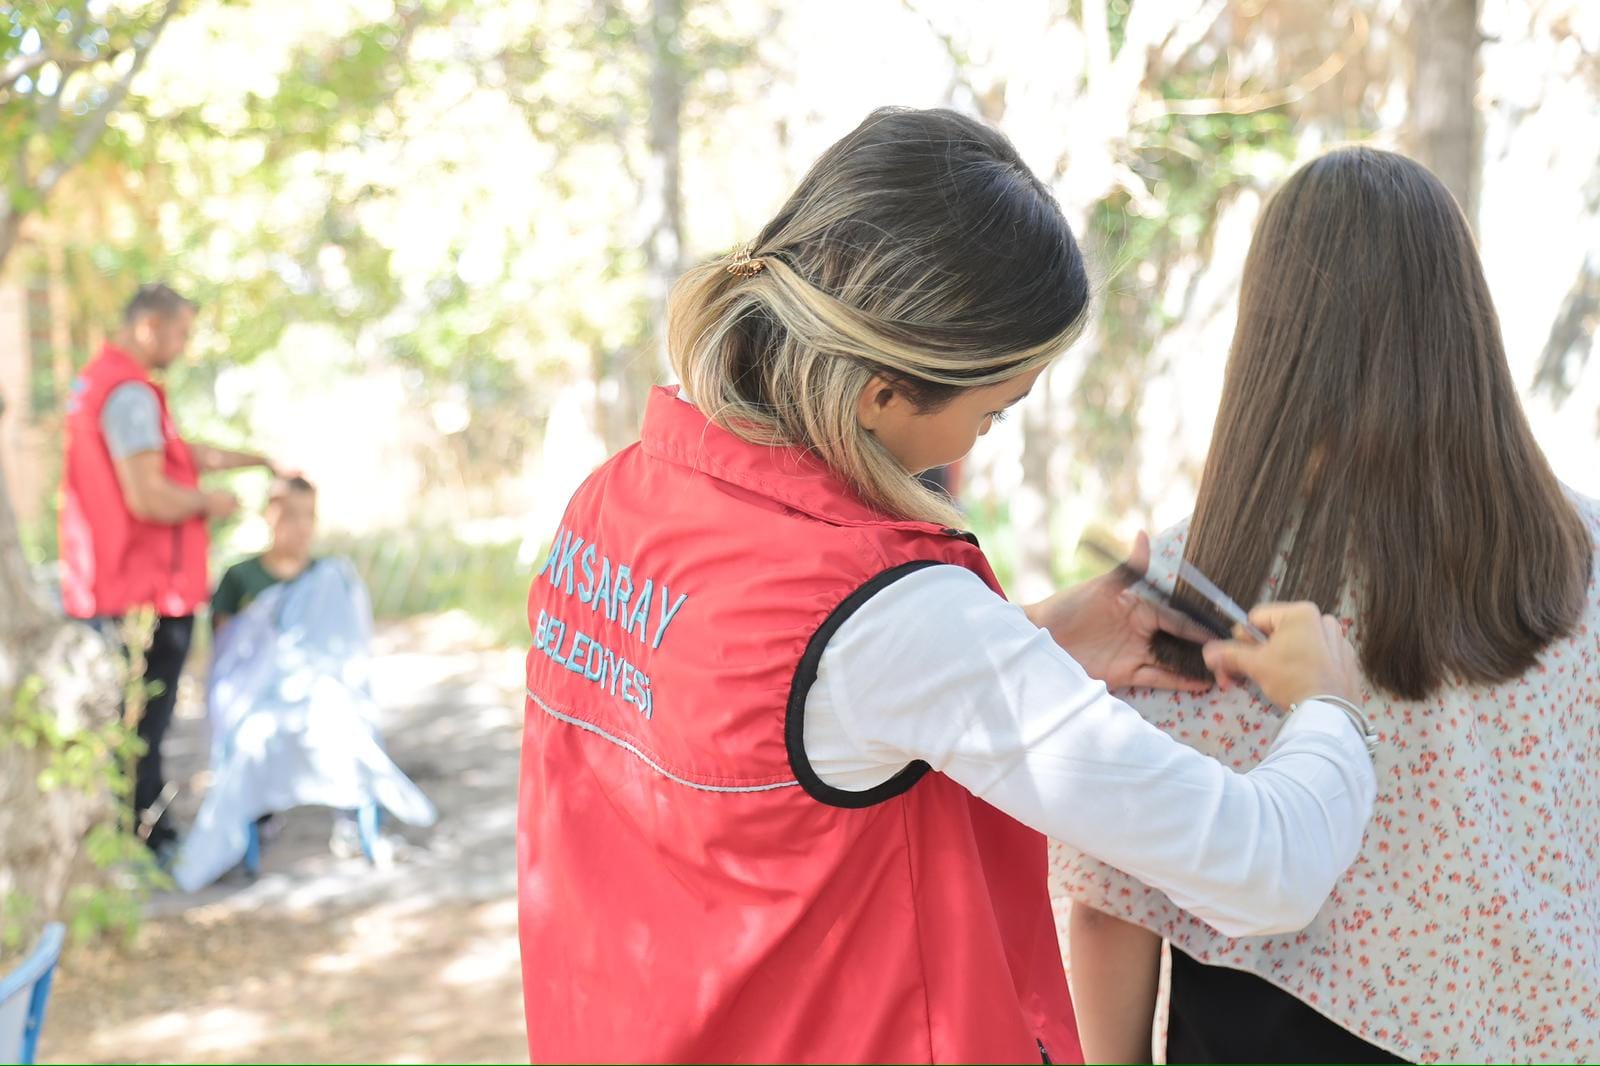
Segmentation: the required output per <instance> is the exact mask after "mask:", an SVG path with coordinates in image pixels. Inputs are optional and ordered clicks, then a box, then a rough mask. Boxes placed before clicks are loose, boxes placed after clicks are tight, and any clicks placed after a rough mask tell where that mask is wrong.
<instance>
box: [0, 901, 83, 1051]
mask: <svg viewBox="0 0 1600 1066" xmlns="http://www.w3.org/2000/svg"><path fill="white" fill-rule="evenodd" d="M66 932H67V931H66V928H65V927H64V926H63V925H62V924H61V923H60V922H51V923H50V924H49V925H47V926H45V927H44V934H43V935H42V936H40V937H39V943H38V944H37V945H36V946H35V947H34V949H33V954H31V955H29V956H28V957H27V958H25V959H23V960H22V962H21V963H20V964H19V965H18V966H17V968H16V969H14V970H12V971H11V972H10V973H8V974H6V975H5V976H4V977H0V1062H18V1063H24V1064H31V1063H32V1062H33V1056H34V1052H35V1051H37V1050H38V1048H39V1027H40V1026H42V1025H44V1006H45V1003H46V1002H48V1001H49V999H50V981H51V978H53V977H54V976H55V973H56V963H57V962H59V961H60V959H61V944H62V942H63V941H64V940H65V939H66ZM13 1055H15V1056H16V1057H15V1058H11V1057H10V1056H13Z"/></svg>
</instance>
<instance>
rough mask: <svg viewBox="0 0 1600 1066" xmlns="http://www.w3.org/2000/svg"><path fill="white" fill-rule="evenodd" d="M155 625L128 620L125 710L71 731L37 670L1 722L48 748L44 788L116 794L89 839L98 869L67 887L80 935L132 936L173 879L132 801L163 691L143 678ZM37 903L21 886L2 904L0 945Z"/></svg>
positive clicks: (70, 917)
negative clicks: (152, 701)
mask: <svg viewBox="0 0 1600 1066" xmlns="http://www.w3.org/2000/svg"><path fill="white" fill-rule="evenodd" d="M153 628H154V617H153V616H152V615H149V614H148V613H146V614H145V615H144V616H140V615H137V614H135V615H130V616H129V617H128V618H127V619H125V620H124V621H123V623H122V636H123V638H124V639H126V640H127V641H128V642H129V643H128V646H129V647H130V649H133V650H132V651H131V652H130V656H129V664H128V674H127V676H128V681H127V688H126V697H125V711H124V714H123V717H121V718H117V719H113V720H111V721H109V722H106V723H105V724H103V725H99V726H91V727H87V728H83V729H79V730H75V731H72V732H63V731H62V730H61V727H60V725H59V723H58V719H57V717H56V715H55V714H53V713H52V712H51V710H50V708H49V707H47V706H45V705H44V703H43V699H42V697H43V694H44V691H45V688H44V681H43V679H42V678H40V677H38V676H37V675H30V676H29V677H27V678H25V679H23V681H22V682H21V684H20V685H18V687H17V689H16V691H15V692H14V693H13V695H12V704H11V711H10V713H9V715H8V716H7V717H6V719H5V721H4V722H3V723H0V744H4V745H8V746H15V747H17V748H20V749H22V750H25V751H32V752H38V753H40V754H42V756H43V765H42V766H41V767H40V770H39V774H38V777H37V778H36V782H35V783H36V786H37V788H38V789H39V791H40V792H41V793H51V792H68V793H76V794H78V795H80V796H82V797H84V798H85V799H87V800H88V801H90V802H91V804H92V803H94V802H96V801H98V800H100V799H102V798H103V797H106V796H107V795H109V796H110V798H111V801H112V808H111V809H112V813H111V815H110V817H109V819H108V820H105V821H101V822H98V823H96V824H94V825H92V826H91V827H90V828H89V830H88V832H87V833H86V834H85V835H84V837H83V840H82V844H81V847H82V853H83V856H84V858H85V859H86V860H87V861H88V863H89V865H90V867H91V868H92V869H93V870H94V871H95V874H94V876H93V877H91V878H89V879H87V880H85V881H83V882H81V883H78V884H75V885H73V886H72V887H71V888H70V889H68V893H67V898H66V908H65V915H66V921H67V923H68V927H69V928H70V930H71V931H72V934H73V936H74V937H75V938H76V939H78V940H80V941H86V940H90V939H94V938H96V937H98V936H102V935H116V936H120V937H122V938H123V939H124V940H127V941H131V940H132V938H133V936H134V934H135V933H136V932H137V931H138V926H139V919H140V910H141V907H142V905H143V902H144V900H145V898H146V897H147V896H148V894H149V892H150V890H151V889H153V888H156V887H160V886H163V885H166V884H169V882H168V880H167V878H166V875H165V874H164V873H162V872H161V871H160V870H159V869H158V868H157V866H156V863H155V859H154V857H153V856H152V855H151V853H150V851H149V849H148V848H146V847H145V845H144V843H143V841H141V840H140V839H139V837H138V836H137V834H136V832H135V828H136V827H135V825H134V817H133V809H132V804H131V799H132V795H133V768H134V766H135V763H136V762H137V760H138V758H139V757H140V756H141V755H143V754H144V752H145V743H144V741H143V740H141V739H140V738H139V735H138V732H137V726H138V718H139V715H140V714H142V713H143V708H144V705H145V703H146V702H147V701H148V699H149V697H150V696H151V695H154V694H155V693H154V691H152V690H150V689H147V688H146V687H145V685H144V683H143V680H142V678H143V672H144V668H143V650H142V649H143V648H144V647H146V646H147V645H148V643H149V640H150V635H151V633H152V632H153ZM36 906H37V905H36V902H35V901H33V900H30V899H27V898H26V897H24V896H23V895H22V894H20V893H11V894H10V895H8V897H7V898H6V899H5V900H4V901H3V903H0V950H9V949H11V948H15V947H16V946H18V945H17V943H16V942H17V940H18V939H19V938H20V937H21V936H22V935H23V930H25V929H27V928H29V927H30V922H31V920H32V917H33V914H34V911H35V910H36Z"/></svg>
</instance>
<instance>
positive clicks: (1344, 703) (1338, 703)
mask: <svg viewBox="0 0 1600 1066" xmlns="http://www.w3.org/2000/svg"><path fill="white" fill-rule="evenodd" d="M1312 700H1316V701H1317V702H1318V703H1330V704H1332V705H1333V706H1335V707H1337V708H1339V709H1340V710H1341V711H1343V712H1344V716H1345V717H1346V718H1348V719H1350V724H1351V725H1353V726H1355V727H1356V732H1357V733H1360V734H1361V742H1362V743H1363V744H1365V745H1366V746H1367V754H1368V755H1376V754H1377V753H1378V734H1377V733H1374V732H1373V731H1372V726H1371V725H1369V724H1368V722H1367V716H1366V715H1364V714H1362V713H1361V708H1360V707H1357V706H1356V705H1355V704H1354V703H1351V702H1350V701H1349V700H1347V699H1345V698H1344V697H1343V696H1328V695H1321V696H1307V697H1306V698H1305V699H1303V700H1301V701H1300V702H1299V703H1296V704H1295V705H1294V706H1293V707H1290V708H1289V711H1290V712H1291V713H1293V712H1294V711H1297V710H1299V709H1300V707H1301V706H1302V705H1303V704H1306V703H1309V702H1310V701H1312Z"/></svg>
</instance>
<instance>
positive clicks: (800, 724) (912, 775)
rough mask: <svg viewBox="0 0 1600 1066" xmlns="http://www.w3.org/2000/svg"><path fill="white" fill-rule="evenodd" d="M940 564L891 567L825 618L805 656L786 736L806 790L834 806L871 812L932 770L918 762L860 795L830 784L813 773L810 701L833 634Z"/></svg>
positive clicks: (930, 561) (791, 698)
mask: <svg viewBox="0 0 1600 1066" xmlns="http://www.w3.org/2000/svg"><path fill="white" fill-rule="evenodd" d="M939 565H940V563H938V562H937V561H935V560H933V559H917V560H915V561H913V562H909V563H901V564H900V565H899V566H891V567H890V568H889V569H887V570H885V571H883V572H882V573H880V574H877V575H876V576H874V577H872V578H870V579H869V580H868V581H867V583H866V584H864V585H862V586H861V587H860V588H858V589H856V590H855V591H854V592H852V593H851V594H850V595H848V596H846V597H845V598H844V602H842V603H840V604H839V606H837V607H835V608H834V609H833V612H832V613H831V614H829V615H828V617H827V618H825V619H823V621H822V625H820V626H818V627H817V631H816V632H815V633H813V634H812V635H811V640H810V642H808V643H807V644H806V650H805V654H803V655H801V656H800V665H799V666H797V667H796V668H795V671H794V684H793V685H792V686H791V687H790V689H789V710H788V714H787V716H786V717H785V719H784V724H783V737H784V742H785V744H786V746H787V747H788V749H789V766H790V768H791V769H793V770H794V776H795V778H796V779H798V780H799V782H800V787H801V788H804V789H805V790H806V792H807V794H809V795H810V796H811V798H812V799H814V800H817V801H818V802H821V803H826V804H827V805H828V806H830V807H850V808H860V807H871V806H873V805H874V804H878V803H882V802H884V801H885V800H891V799H894V798H895V797H896V796H898V795H900V794H901V793H902V792H905V791H906V790H908V789H909V788H910V787H911V786H912V785H914V784H916V783H917V782H918V781H920V780H922V775H923V774H925V773H927V772H928V771H929V770H930V769H931V767H929V766H928V764H927V763H925V762H923V761H922V760H921V759H917V760H916V761H914V762H910V763H907V764H906V767H905V768H904V769H903V770H901V771H900V772H899V773H897V774H895V775H894V776H893V777H891V778H889V780H887V781H885V782H884V783H883V784H881V785H874V786H873V787H872V788H869V789H864V790H862V791H860V792H852V791H850V790H849V789H843V788H834V787H833V786H832V785H829V784H826V783H824V782H823V780H822V778H820V777H818V776H817V772H816V771H815V770H813V769H812V768H811V760H810V758H808V757H807V755H806V697H807V696H808V695H810V693H811V686H812V685H814V684H816V683H817V668H818V667H819V666H820V665H821V664H822V653H823V652H824V651H826V650H827V649H828V641H830V640H832V639H833V635H834V634H835V633H837V632H838V631H839V627H840V626H842V625H844V624H845V622H846V621H848V620H849V618H850V616H851V615H853V614H855V613H856V612H857V611H859V610H860V609H861V606H862V605H863V604H864V603H866V602H867V601H868V600H870V599H872V597H874V596H876V595H877V594H878V593H880V592H882V591H883V590H884V589H886V588H888V587H889V586H890V585H892V584H894V583H895V582H896V581H899V580H900V579H901V578H903V577H905V576H906V575H907V574H913V573H916V572H917V571H918V570H925V569H927V568H928V567H930V566H939Z"/></svg>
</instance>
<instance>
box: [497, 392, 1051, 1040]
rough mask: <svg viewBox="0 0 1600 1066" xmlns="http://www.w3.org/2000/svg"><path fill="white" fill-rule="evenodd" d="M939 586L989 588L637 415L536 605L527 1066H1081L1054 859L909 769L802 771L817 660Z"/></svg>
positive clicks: (522, 818)
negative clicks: (850, 783)
mask: <svg viewBox="0 0 1600 1066" xmlns="http://www.w3.org/2000/svg"><path fill="white" fill-rule="evenodd" d="M934 563H953V564H956V565H959V566H965V567H967V568H969V569H971V570H973V571H974V572H976V573H977V574H979V575H980V576H981V577H982V578H983V579H984V580H985V581H986V582H988V584H989V585H990V586H991V587H992V588H995V590H996V591H997V592H998V591H999V587H998V585H997V583H996V581H995V578H994V575H993V573H992V572H991V570H990V569H989V566H988V564H987V563H986V562H985V560H984V557H983V554H982V552H980V551H979V550H978V548H977V547H976V546H975V545H974V544H972V543H970V542H969V541H968V540H967V539H964V538H962V537H960V536H957V535H955V534H954V531H952V530H941V529H939V528H938V527H936V526H931V525H926V524H923V523H917V522H897V521H890V520H887V519H885V518H884V517H883V516H882V515H880V514H878V513H877V512H875V511H873V510H871V509H869V508H868V507H867V506H866V505H865V504H863V503H861V502H860V501H859V500H858V499H857V498H856V497H855V496H854V495H852V494H851V493H850V491H848V489H846V487H845V486H844V485H843V484H842V483H841V482H840V481H839V480H838V479H837V478H836V477H835V476H833V475H832V474H831V473H829V472H828V470H827V469H826V468H825V467H824V466H822V465H821V464H820V463H819V462H817V461H816V460H815V459H812V458H810V457H808V456H807V455H805V454H804V453H802V452H800V451H798V450H784V449H769V448H762V447H757V446H754V445H750V444H747V443H745V442H743V441H740V440H739V439H738V438H736V437H734V436H733V435H732V434H730V433H728V432H726V431H725V430H723V429H721V428H719V427H717V426H715V425H713V424H711V423H709V422H708V421H707V419H706V418H705V416H704V415H702V414H701V413H700V412H699V411H698V410H697V409H696V408H694V407H691V406H690V405H688V404H686V403H683V402H682V401H680V400H678V399H677V398H676V397H675V396H674V394H673V393H672V392H671V391H668V390H660V389H658V390H656V392H655V393H654V394H653V395H652V396H651V398H650V403H649V407H648V410H647V413H646V416H645V423H644V431H643V435H642V439H641V441H640V442H639V443H638V444H635V445H633V446H632V447H630V448H628V449H626V450H624V451H623V452H621V453H620V454H619V455H617V456H616V457H615V458H613V459H612V460H611V461H610V462H608V463H606V464H605V465H604V466H602V467H601V468H600V469H599V470H597V471H596V472H595V473H594V474H593V475H591V476H590V478H589V479H588V481H586V482H585V483H584V485H583V486H582V487H581V488H580V489H579V490H578V492H577V494H576V495H575V496H574V498H573V500H572V502H571V504H570V505H569V506H568V509H567V512H566V515H565V518H564V519H563V521H562V525H561V531H560V533H559V534H558V536H557V538H556V542H555V545H554V547H553V548H552V550H551V553H550V557H549V559H548V560H547V562H546V563H545V565H544V567H543V568H542V569H541V571H540V572H539V574H538V576H537V577H536V578H535V579H534V582H533V588H532V592H531V595H530V597H529V605H528V612H529V621H530V624H531V626H532V628H533V632H534V646H533V649H532V650H531V652H530V653H529V656H528V701H527V720H526V727H525V732H524V737H523V748H522V750H523V762H522V784H521V795H520V798H519V824H518V834H517V862H518V874H519V897H520V917H521V941H522V969H523V986H524V994H525V996H526V1007H527V1019H528V1045H529V1051H530V1054H531V1056H532V1060H533V1061H534V1062H597V1061H598V1062H630V1061H677V1062H726V1061H743V1062H798V1061H816V1062H1030V1061H1031V1062H1038V1061H1040V1056H1041V1051H1043V1052H1045V1053H1047V1054H1048V1055H1049V1057H1050V1058H1051V1059H1052V1060H1054V1061H1056V1062H1079V1061H1082V1053H1081V1051H1080V1049H1079V1046H1078V1038H1077V1032H1076V1028H1075V1025H1074V1021H1073V1016H1072V1006H1071V1002H1070V1000H1069V998H1068V994H1067V985H1066V978H1065V975H1064V973H1063V970H1062V964H1061V952H1060V948H1059V946H1058V943H1057V940H1056V929H1055V923H1054V920H1053V918H1052V915H1051V910H1050V901H1049V898H1048V893H1047V890H1046V855H1045V840H1044V838H1043V837H1042V836H1040V835H1039V834H1038V833H1036V832H1034V831H1033V830H1031V829H1029V828H1027V827H1025V826H1023V825H1021V824H1020V823H1018V822H1016V821H1014V820H1013V819H1011V818H1010V817H1008V816H1007V815H1005V814H1002V813H1001V812H999V811H997V810H995V809H994V808H993V807H990V806H988V805H987V804H985V803H983V802H982V801H980V800H978V799H976V798H974V797H973V796H972V795H971V794H969V793H968V792H966V791H965V790H964V789H962V788H961V787H960V786H958V785H956V784H955V783H954V782H952V781H950V780H949V779H947V778H945V777H943V776H941V775H939V774H937V773H932V772H930V771H929V768H928V767H927V766H926V765H925V764H922V763H914V764H912V765H910V766H907V767H906V768H905V769H904V770H903V771H901V772H900V773H899V774H898V775H897V776H896V777H894V778H893V779H892V780H890V781H889V782H887V783H885V784H884V785H881V786H879V787H878V788H875V789H872V790H870V791H868V792H841V791H837V790H834V789H832V788H830V787H828V786H827V785H825V784H824V783H822V782H821V781H820V780H819V779H818V778H817V777H816V775H815V773H814V772H812V770H811V768H810V764H809V763H808V762H807V760H806V755H805V751H804V745H803V736H804V733H803V729H804V708H805V699H806V693H807V691H808V690H809V688H810V685H811V683H812V682H813V681H814V679H815V677H816V671H817V665H818V661H819V659H820V656H821V654H822V650H823V648H824V647H825V646H826V644H827V640H828V638H829V636H830V635H831V634H832V633H833V632H834V631H836V630H837V628H838V627H839V625H840V624H842V623H843V621H844V620H845V619H846V618H848V617H849V615H850V614H851V613H852V612H853V611H854V610H855V609H857V608H858V607H859V606H860V605H861V604H862V603H864V602H866V600H867V599H869V598H870V597H871V596H872V595H873V594H874V593H875V592H877V591H879V590H881V589H882V588H883V587H885V586H887V585H888V584H890V583H892V582H893V581H894V580H896V579H897V578H899V577H901V576H903V575H904V574H906V573H909V572H911V571H913V570H915V569H918V568H920V567H922V566H926V565H931V564H934ZM928 713H930V714H937V713H938V708H937V707H930V708H929V709H928Z"/></svg>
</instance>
